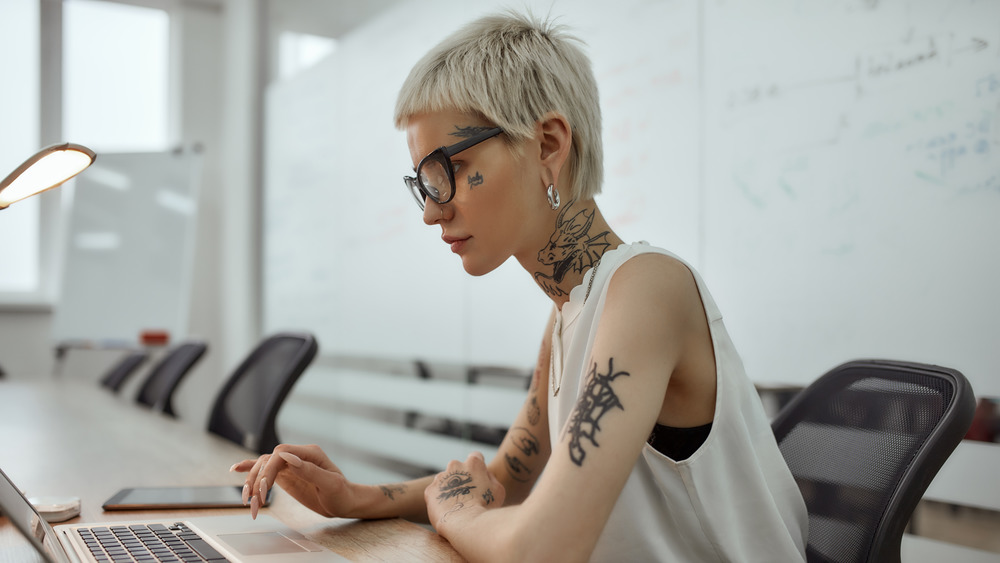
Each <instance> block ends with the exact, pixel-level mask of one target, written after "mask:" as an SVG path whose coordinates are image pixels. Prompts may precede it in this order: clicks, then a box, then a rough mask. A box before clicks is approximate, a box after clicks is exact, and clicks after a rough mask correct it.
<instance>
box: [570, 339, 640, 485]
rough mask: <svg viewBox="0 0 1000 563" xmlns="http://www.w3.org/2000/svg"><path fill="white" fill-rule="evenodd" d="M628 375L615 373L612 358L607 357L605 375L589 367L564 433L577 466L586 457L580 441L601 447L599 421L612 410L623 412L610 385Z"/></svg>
mask: <svg viewBox="0 0 1000 563" xmlns="http://www.w3.org/2000/svg"><path fill="white" fill-rule="evenodd" d="M628 375H629V373H628V372H627V371H619V372H616V371H615V368H614V358H608V372H607V373H600V372H598V371H597V362H594V367H592V368H590V373H589V374H588V376H587V386H586V388H584V390H583V393H581V394H580V400H579V401H577V403H576V408H575V409H574V410H573V414H571V415H570V420H569V424H568V425H567V426H566V432H568V433H569V436H570V439H569V458H570V459H571V460H572V461H573V463H575V464H577V465H578V466H582V465H583V459H584V458H585V457H587V451H586V450H585V449H584V448H583V439H584V438H586V439H587V441H589V442H590V443H591V444H593V445H594V446H595V447H600V445H599V444H598V443H597V432H598V431H599V430H600V429H601V418H602V417H603V416H604V415H605V414H607V413H608V411H610V410H611V409H615V408H618V409H621V410H625V407H624V406H622V403H621V400H619V399H618V395H615V391H614V389H612V388H611V382H612V381H614V380H615V378H617V377H620V376H626V377H628Z"/></svg>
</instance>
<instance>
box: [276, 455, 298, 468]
mask: <svg viewBox="0 0 1000 563" xmlns="http://www.w3.org/2000/svg"><path fill="white" fill-rule="evenodd" d="M278 456H279V457H280V458H281V459H283V460H285V463H287V464H288V465H291V466H292V467H302V458H300V457H299V456H297V455H295V454H293V453H291V452H278Z"/></svg>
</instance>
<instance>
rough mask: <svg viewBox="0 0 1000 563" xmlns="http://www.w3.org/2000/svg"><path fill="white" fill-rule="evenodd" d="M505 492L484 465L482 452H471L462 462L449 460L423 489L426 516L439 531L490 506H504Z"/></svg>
mask: <svg viewBox="0 0 1000 563" xmlns="http://www.w3.org/2000/svg"><path fill="white" fill-rule="evenodd" d="M505 496H506V493H505V491H504V488H503V485H502V484H500V481H498V480H497V478H496V477H495V476H494V475H493V473H491V472H490V470H489V469H488V468H487V467H486V461H485V460H484V459H483V454H481V453H479V452H473V453H472V454H470V455H469V457H468V458H467V459H466V460H465V461H464V462H461V461H451V462H449V463H448V468H447V469H445V470H444V471H442V472H441V473H438V474H437V477H435V478H434V481H432V482H431V484H430V485H429V486H428V487H427V488H426V489H424V500H425V501H426V502H427V516H428V517H429V518H430V522H431V524H432V525H433V526H434V528H435V529H437V530H438V532H441V533H442V534H444V532H443V531H442V528H447V527H448V526H454V525H456V524H458V523H459V522H460V521H461V520H463V519H467V518H470V517H473V516H475V515H477V514H479V513H481V512H483V511H485V510H487V509H489V508H498V507H501V506H503V503H504V499H505Z"/></svg>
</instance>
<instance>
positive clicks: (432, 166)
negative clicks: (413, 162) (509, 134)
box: [403, 127, 503, 210]
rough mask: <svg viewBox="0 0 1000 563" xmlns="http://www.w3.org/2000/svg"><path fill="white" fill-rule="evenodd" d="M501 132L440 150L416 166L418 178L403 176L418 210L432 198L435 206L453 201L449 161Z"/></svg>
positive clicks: (491, 131) (495, 130) (492, 131)
mask: <svg viewBox="0 0 1000 563" xmlns="http://www.w3.org/2000/svg"><path fill="white" fill-rule="evenodd" d="M500 133H503V129H501V128H499V127H494V128H492V129H487V130H485V131H483V132H481V133H478V134H476V135H473V136H472V137H469V138H468V139H465V140H464V141H461V142H459V143H455V144H454V145H451V146H448V147H439V148H436V149H434V150H433V151H431V153H430V154H428V155H427V156H425V157H424V158H423V159H421V161H420V164H418V165H417V169H416V172H417V176H416V177H413V176H403V182H404V183H405V184H406V187H408V188H410V192H411V193H413V197H414V199H416V200H417V205H419V206H420V209H421V210H423V209H424V201H425V200H426V199H427V198H431V199H432V200H434V202H436V203H448V202H449V201H451V198H453V197H455V168H454V166H453V165H452V163H451V157H452V156H454V155H456V154H458V153H460V152H462V151H464V150H466V149H470V148H472V147H474V146H476V145H478V144H479V143H482V142H483V141H485V140H487V139H492V138H493V137H496V136H497V135H499V134H500Z"/></svg>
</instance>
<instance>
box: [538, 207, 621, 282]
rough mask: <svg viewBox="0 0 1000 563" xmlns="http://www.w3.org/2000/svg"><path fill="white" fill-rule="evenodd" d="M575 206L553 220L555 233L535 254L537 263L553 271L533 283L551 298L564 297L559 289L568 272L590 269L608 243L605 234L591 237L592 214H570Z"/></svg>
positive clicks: (587, 211) (561, 212)
mask: <svg viewBox="0 0 1000 563" xmlns="http://www.w3.org/2000/svg"><path fill="white" fill-rule="evenodd" d="M573 203H574V202H570V203H569V204H568V205H566V207H564V208H563V210H562V211H560V212H559V217H558V218H557V219H556V229H555V232H554V233H552V236H551V237H550V238H549V243H548V244H546V245H545V247H544V248H542V249H541V250H539V251H538V261H539V262H541V263H542V264H543V265H545V266H551V267H552V273H551V274H549V273H543V272H535V283H537V284H538V285H539V286H541V288H542V289H543V290H544V291H545V293H548V294H549V295H552V296H554V297H561V296H563V295H567V294H568V291H567V290H566V289H563V288H562V287H559V284H561V283H562V282H563V278H565V277H566V274H567V273H568V272H570V271H573V272H577V273H582V272H583V270H584V269H585V268H590V267H592V266H593V265H594V263H595V262H597V260H598V259H599V258H600V257H601V255H603V254H604V252H605V251H606V250H607V248H608V247H609V246H611V243H610V242H608V235H609V234H610V233H609V232H608V231H603V232H600V233H596V234H595V233H591V232H590V228H591V226H593V224H594V212H593V211H592V210H588V209H583V210H581V211H578V212H574V213H573V214H572V215H571V216H570V214H569V210H570V208H572V207H573Z"/></svg>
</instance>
